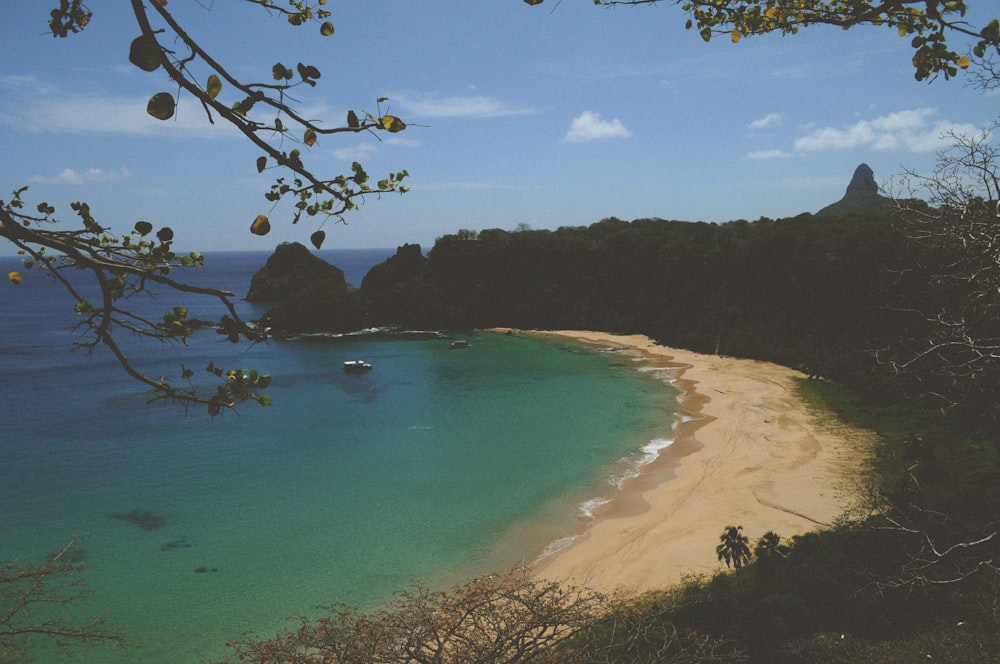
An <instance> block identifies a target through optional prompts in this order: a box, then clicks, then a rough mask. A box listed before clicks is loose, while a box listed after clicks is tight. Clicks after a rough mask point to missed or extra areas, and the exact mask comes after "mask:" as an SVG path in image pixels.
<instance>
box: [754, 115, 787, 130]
mask: <svg viewBox="0 0 1000 664" xmlns="http://www.w3.org/2000/svg"><path fill="white" fill-rule="evenodd" d="M784 118H785V115H784V114H783V113H768V114H767V115H765V116H764V117H762V118H757V119H756V120H754V121H753V122H751V123H750V124H749V125H747V129H749V130H750V131H760V130H761V129H767V128H768V127H777V126H780V125H781V122H782V120H784Z"/></svg>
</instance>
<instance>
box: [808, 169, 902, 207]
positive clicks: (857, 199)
mask: <svg viewBox="0 0 1000 664" xmlns="http://www.w3.org/2000/svg"><path fill="white" fill-rule="evenodd" d="M893 207H895V205H894V204H893V202H892V199H890V198H887V197H885V196H881V195H879V193H878V183H877V182H875V173H874V171H872V169H871V167H870V166H869V165H868V164H861V165H859V166H858V167H857V168H856V169H854V177H852V178H851V182H850V184H848V185H847V191H846V192H845V193H844V197H843V198H841V199H840V200H839V201H837V202H836V203H833V204H832V205H827V206H826V207H825V208H823V209H822V210H820V211H819V212H817V213H816V216H817V217H845V216H849V215H873V214H882V213H885V212H886V211H888V210H891V209H892V208H893Z"/></svg>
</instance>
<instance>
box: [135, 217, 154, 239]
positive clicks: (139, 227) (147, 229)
mask: <svg viewBox="0 0 1000 664" xmlns="http://www.w3.org/2000/svg"><path fill="white" fill-rule="evenodd" d="M152 230H153V224H151V223H149V222H148V221H137V222H135V232H136V233H138V234H139V235H140V236H145V235H149V234H150V233H151V232H152Z"/></svg>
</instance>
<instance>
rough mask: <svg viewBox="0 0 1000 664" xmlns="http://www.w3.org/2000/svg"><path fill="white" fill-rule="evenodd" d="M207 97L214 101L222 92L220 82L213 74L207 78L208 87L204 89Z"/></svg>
mask: <svg viewBox="0 0 1000 664" xmlns="http://www.w3.org/2000/svg"><path fill="white" fill-rule="evenodd" d="M205 91H206V92H207V93H208V96H209V97H211V98H212V99H215V98H216V97H217V96H218V95H219V93H220V92H222V81H220V80H219V77H218V76H216V75H215V74H212V75H211V76H209V77H208V86H207V87H206V88H205Z"/></svg>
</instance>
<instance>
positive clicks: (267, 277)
mask: <svg viewBox="0 0 1000 664" xmlns="http://www.w3.org/2000/svg"><path fill="white" fill-rule="evenodd" d="M315 286H321V287H322V288H323V289H324V290H333V291H338V292H339V291H346V290H347V282H346V281H345V280H344V273H343V271H341V270H340V268H338V267H336V266H334V265H331V264H330V263H327V262H326V261H325V260H323V259H322V258H318V257H316V256H314V255H313V254H312V252H310V251H309V250H308V249H306V247H305V245H302V244H299V243H298V242H284V243H282V244H279V245H278V246H277V248H276V249H275V250H274V253H273V254H271V257H270V258H268V259H267V263H266V264H265V265H264V267H262V268H261V269H259V270H257V273H256V274H254V275H253V278H252V279H251V280H250V290H249V291H248V292H247V296H246V299H247V300H248V301H250V302H284V301H286V300H288V299H289V298H290V297H292V296H293V295H296V294H298V293H300V292H302V291H303V290H305V289H306V288H307V287H315Z"/></svg>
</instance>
